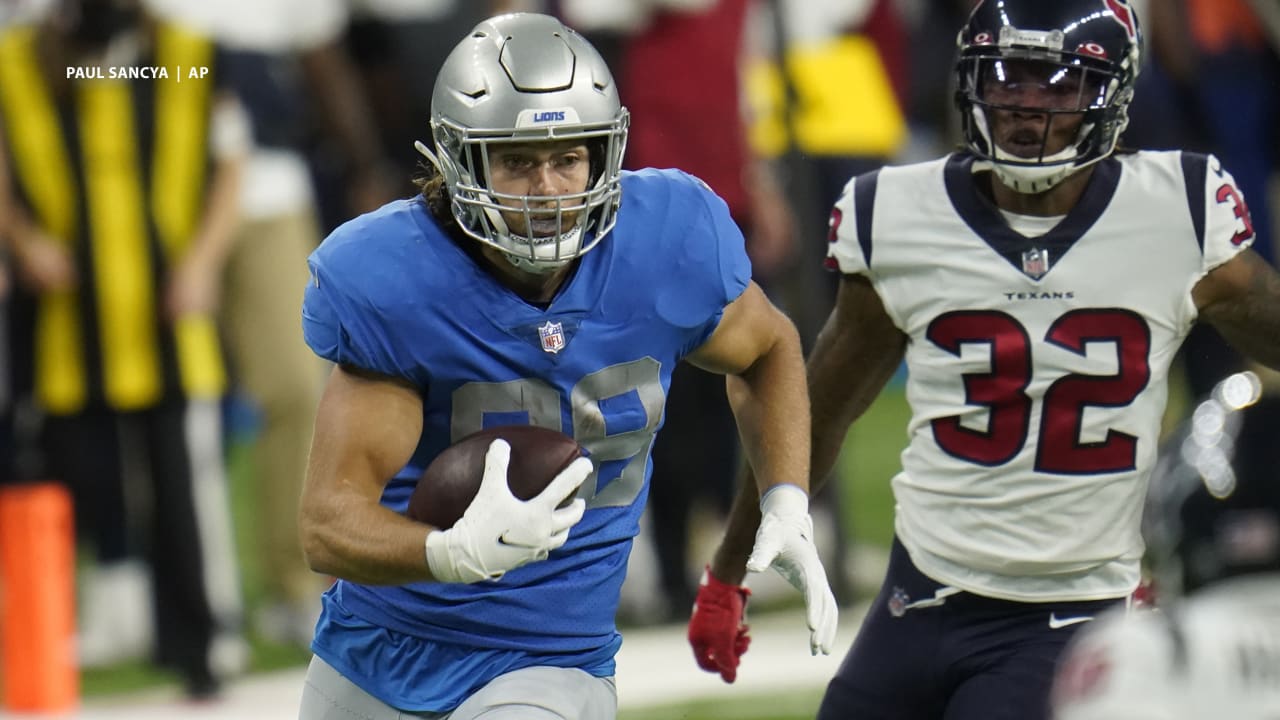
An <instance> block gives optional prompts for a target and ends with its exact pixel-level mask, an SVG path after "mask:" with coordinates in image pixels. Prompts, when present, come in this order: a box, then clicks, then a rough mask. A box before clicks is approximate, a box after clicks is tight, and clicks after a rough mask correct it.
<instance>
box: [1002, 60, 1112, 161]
mask: <svg viewBox="0 0 1280 720" xmlns="http://www.w3.org/2000/svg"><path fill="white" fill-rule="evenodd" d="M1099 90H1100V84H1099V83H1097V82H1094V81H1092V80H1090V79H1088V78H1087V76H1086V75H1085V74H1084V72H1083V71H1082V70H1080V69H1079V68H1069V67H1064V66H1061V65H1058V64H1056V63H1047V62H1040V61H1035V60H995V61H992V62H991V63H989V64H988V65H987V67H986V68H985V70H984V72H983V76H982V99H983V100H985V101H986V102H987V104H988V105H989V108H988V111H987V117H988V119H989V122H990V123H991V133H992V137H993V139H994V140H995V142H996V144H997V145H999V146H1000V148H1001V149H1002V150H1004V151H1005V152H1008V153H1011V154H1013V155H1015V156H1017V157H1021V158H1035V157H1039V156H1040V155H1042V154H1043V155H1053V154H1055V153H1059V152H1062V151H1063V150H1064V149H1066V147H1067V146H1068V145H1071V144H1074V143H1075V141H1076V133H1077V132H1078V131H1079V129H1080V123H1081V122H1083V120H1084V115H1083V113H1084V111H1085V110H1087V109H1089V108H1090V107H1092V106H1094V104H1095V103H1097V102H1098V99H1099V98H1098V95H1099Z"/></svg>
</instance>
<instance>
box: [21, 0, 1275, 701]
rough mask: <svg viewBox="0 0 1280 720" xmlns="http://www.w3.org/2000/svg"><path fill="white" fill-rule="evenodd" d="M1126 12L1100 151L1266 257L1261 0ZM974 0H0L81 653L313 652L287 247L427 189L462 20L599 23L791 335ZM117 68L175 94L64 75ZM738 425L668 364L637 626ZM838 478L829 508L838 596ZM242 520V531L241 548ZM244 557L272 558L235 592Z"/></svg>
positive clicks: (716, 508) (1264, 443)
mask: <svg viewBox="0 0 1280 720" xmlns="http://www.w3.org/2000/svg"><path fill="white" fill-rule="evenodd" d="M1135 4H1137V5H1138V9H1139V11H1140V12H1141V13H1142V15H1143V19H1144V26H1145V27H1146V28H1147V30H1148V37H1147V50H1148V52H1147V55H1146V62H1147V65H1146V67H1144V68H1143V70H1142V73H1141V75H1140V77H1139V81H1138V83H1139V87H1138V91H1137V97H1138V100H1137V102H1136V103H1135V105H1134V107H1133V110H1132V111H1131V116H1132V123H1131V125H1130V128H1129V130H1128V132H1127V134H1126V135H1125V137H1124V138H1123V139H1122V142H1123V143H1124V144H1126V145H1128V146H1130V147H1134V148H1150V149H1163V148H1186V149H1192V150H1198V151H1206V152H1213V153H1216V154H1217V155H1218V156H1219V157H1220V158H1221V159H1222V161H1223V163H1224V165H1225V166H1227V167H1230V168H1232V171H1233V172H1234V174H1235V177H1236V178H1237V179H1238V181H1239V184H1240V186H1241V189H1242V191H1243V192H1244V194H1245V195H1246V196H1247V197H1249V198H1251V200H1252V202H1251V207H1252V208H1253V223H1254V226H1255V228H1256V229H1257V231H1258V237H1259V239H1260V240H1259V242H1258V243H1257V245H1256V246H1255V247H1256V248H1257V249H1258V250H1259V251H1260V252H1261V253H1262V254H1263V255H1264V256H1266V257H1267V258H1268V259H1271V260H1273V259H1274V251H1273V245H1274V242H1275V229H1274V222H1273V218H1274V214H1273V209H1274V208H1276V207H1277V206H1278V205H1280V193H1278V192H1277V188H1278V185H1277V182H1276V170H1277V159H1278V158H1280V153H1278V150H1280V147H1278V146H1280V142H1278V136H1280V134H1278V133H1277V131H1276V129H1277V128H1278V127H1280V60H1278V59H1277V49H1278V48H1280V10H1278V9H1277V6H1276V5H1274V3H1273V4H1271V5H1267V3H1265V2H1259V3H1251V2H1250V1H1249V0H1158V1H1157V2H1144V3H1140V4H1139V3H1135ZM971 5H972V3H971V2H970V1H969V0H609V1H608V2H605V1H604V0H560V1H559V2H556V1H554V0H548V1H546V2H537V1H534V0H529V1H525V2H520V1H518V0H517V1H508V2H502V1H497V0H495V1H493V2H462V1H460V0H217V1H216V2H209V1H207V0H4V1H3V2H0V303H2V305H0V307H2V308H3V312H0V349H2V350H3V352H0V373H3V374H2V375H0V410H3V412H2V414H0V417H2V420H0V484H2V485H16V484H23V483H31V482H35V481H53V482H56V483H61V484H64V485H65V486H66V487H67V488H69V490H70V492H71V495H72V497H73V498H74V507H75V515H74V516H75V527H76V531H77V532H76V544H77V547H78V548H79V552H80V554H79V557H80V562H79V571H78V574H77V578H76V588H77V595H78V598H79V602H78V610H77V613H78V634H79V642H78V648H79V662H80V663H81V665H82V666H84V667H93V666H102V665H109V664H112V663H118V662H121V661H125V660H135V659H138V658H146V659H148V660H151V661H154V662H155V663H156V664H157V665H158V666H160V667H164V668H166V669H168V670H171V671H172V672H173V673H174V677H175V678H177V679H178V680H180V681H181V682H182V683H183V687H184V688H185V691H186V692H187V693H188V694H189V695H190V696H191V697H193V698H200V697H209V696H213V695H216V693H217V692H218V691H219V688H220V687H221V685H222V683H224V682H225V681H226V680H227V679H228V678H230V677H233V676H235V675H237V674H240V673H243V672H245V671H246V670H247V669H248V668H249V666H250V662H251V650H250V648H251V645H250V643H249V642H248V641H249V639H250V638H252V639H255V640H256V641H258V644H260V643H262V642H266V643H274V644H279V645H296V646H299V647H305V646H306V645H307V644H308V642H309V640H310V634H311V629H312V627H313V625H314V621H315V617H316V614H317V613H318V609H319V605H318V596H319V593H320V592H322V590H323V588H324V587H325V585H326V579H325V578H323V577H319V576H316V575H314V574H312V573H311V572H310V571H309V570H308V569H307V567H306V566H305V564H304V563H303V560H302V556H301V553H300V551H299V548H298V545H297V539H296V535H297V532H296V527H295V524H294V517H295V514H296V507H295V505H296V502H295V501H296V498H297V495H298V493H299V491H300V485H301V482H302V478H303V475H304V468H305V463H306V453H307V447H308V443H309V442H310V432H311V422H312V418H313V416H314V411H315V403H316V401H317V399H318V395H319V390H320V386H321V382H322V377H323V374H324V373H325V372H326V369H325V368H324V367H323V366H322V364H321V363H320V362H319V361H318V360H316V359H315V358H314V356H312V355H311V353H310V352H309V350H308V349H307V348H306V347H305V345H304V344H303V342H302V338H301V334H300V332H299V309H300V304H301V298H302V287H303V285H304V283H305V282H306V281H307V276H306V260H305V259H306V255H307V254H308V253H309V252H310V250H311V249H312V248H314V247H315V246H316V245H317V244H318V243H319V242H320V240H321V239H322V238H323V237H324V236H325V234H326V233H327V232H328V231H329V230H331V229H332V228H334V227H336V226H337V225H338V224H340V223H341V222H343V221H345V220H346V219H348V218H351V217H353V216H354V215H357V214H359V213H362V212H366V211H369V210H372V209H374V208H376V207H378V206H380V205H381V204H383V203H385V202H387V201H389V200H392V199H394V198H399V197H406V196H409V195H411V194H412V193H414V192H415V189H414V186H413V185H412V183H411V179H412V177H413V176H414V174H415V172H416V167H415V165H416V163H417V162H418V154H417V153H416V152H414V150H413V142H414V141H415V140H419V139H421V140H424V141H425V140H427V138H428V136H429V133H428V131H427V118H428V117H429V106H430V94H431V90H432V82H433V79H434V77H435V74H436V70H437V68H438V67H439V65H440V63H441V62H442V61H443V59H444V56H445V54H446V53H447V52H448V50H449V49H450V48H452V47H453V45H454V43H455V41H456V39H457V38H458V37H460V36H462V35H463V34H464V33H465V32H466V31H467V30H468V29H469V28H471V27H472V26H473V25H474V24H475V23H476V22H477V21H479V20H480V19H482V18H484V17H486V16H487V15H489V14H491V13H498V12H504V11H510V10H538V11H544V12H552V13H556V14H558V15H559V16H560V17H561V18H563V19H564V20H565V21H566V22H567V23H568V24H570V25H572V26H574V27H576V28H578V29H579V30H580V31H581V32H583V33H584V34H585V35H587V36H588V38H589V39H591V40H592V42H593V43H595V45H596V46H597V47H598V48H600V49H601V51H602V52H603V53H604V54H605V55H606V59H607V60H608V61H609V63H610V65H611V67H613V69H614V73H615V76H616V77H617V78H618V81H619V83H620V86H621V94H622V98H623V102H624V104H625V105H627V106H628V107H629V108H630V110H631V113H632V118H633V121H632V123H633V124H632V128H631V135H630V141H629V146H628V153H627V163H628V166H630V167H636V168H639V167H648V166H656V167H679V168H681V169H684V170H686V171H689V172H691V173H693V174H695V175H697V176H699V177H701V178H702V179H703V180H705V181H706V182H707V183H708V184H709V185H711V187H712V188H713V189H714V190H716V191H717V193H718V194H720V195H721V196H722V197H723V198H724V199H725V200H726V202H727V203H728V205H729V208H730V210H731V212H732V214H733V217H734V219H735V220H736V221H737V222H738V223H739V225H740V226H741V227H742V228H743V230H744V233H745V235H746V237H747V243H748V252H749V254H750V255H751V258H752V261H753V265H754V271H755V277H756V279H757V280H758V281H759V282H760V283H761V284H762V286H764V287H765V288H766V290H767V291H768V292H769V293H770V294H771V295H772V296H773V297H774V299H775V301H776V302H778V303H779V304H780V305H782V306H783V307H784V308H786V309H787V311H788V312H789V314H790V315H791V316H792V318H793V319H794V320H795V322H796V324H797V325H798V326H799V328H800V330H801V334H802V337H803V339H804V341H805V343H806V346H807V345H808V344H809V343H811V342H812V340H813V338H814V336H815V335H816V333H817V331H818V329H819V327H820V326H821V323H822V322H823V320H824V318H825V317H826V314H827V312H828V310H829V308H830V307H831V303H832V299H833V297H834V290H835V284H836V278H835V276H834V274H833V273H829V272H827V271H826V270H824V268H823V263H822V260H823V258H824V256H825V254H826V244H827V229H826V228H827V217H828V213H829V211H830V207H831V205H832V203H833V201H834V200H835V198H836V196H837V194H838V193H839V191H840V188H841V187H842V186H843V185H844V183H845V182H846V181H847V180H848V178H849V177H851V176H852V175H854V174H857V173H860V172H863V171H866V170H869V169H873V168H875V167H879V166H881V165H883V164H887V163H901V162H909V161H914V160H918V159H923V158H927V157H932V156H935V155H937V154H939V153H943V152H946V151H947V150H948V149H950V148H951V147H953V146H954V145H955V141H956V131H955V118H954V112H953V111H952V110H951V108H952V94H953V88H952V87H951V86H950V83H951V67H952V58H953V54H954V32H955V28H957V27H959V26H960V25H961V24H962V19H963V17H964V15H965V14H966V13H967V11H968V10H969V8H970V7H971ZM1268 8H1269V9H1268ZM118 67H163V68H166V69H167V74H168V75H169V77H168V78H138V79H132V80H128V81H121V82H103V81H93V80H84V79H78V78H76V77H73V75H77V73H75V72H73V71H72V69H75V68H102V69H103V70H104V72H105V71H106V70H108V69H110V68H118ZM192 67H196V68H207V70H208V73H207V74H206V75H204V76H203V77H195V78H193V77H191V76H190V75H188V72H189V69H190V68H192ZM1268 239H1270V242H1268ZM1184 356H1185V357H1184V361H1183V369H1184V377H1185V379H1186V389H1185V394H1186V395H1187V396H1189V397H1192V398H1200V397H1204V396H1206V395H1207V394H1208V393H1209V392H1210V390H1211V389H1212V388H1213V387H1214V385H1215V384H1216V383H1217V382H1218V381H1219V380H1220V379H1221V378H1222V377H1224V376H1225V375H1227V374H1229V373H1231V372H1234V371H1236V370H1239V369H1242V367H1243V365H1242V362H1241V361H1240V360H1239V359H1238V358H1237V357H1235V355H1234V354H1233V353H1232V352H1231V351H1230V350H1229V349H1228V348H1227V346H1226V345H1225V344H1224V343H1223V342H1222V341H1221V340H1220V339H1219V338H1217V337H1215V336H1212V335H1211V334H1209V333H1207V332H1206V331H1204V330H1197V331H1196V333H1195V334H1194V335H1193V338H1192V339H1191V340H1189V341H1188V343H1187V346H1186V347H1185V349H1184ZM1264 385H1266V386H1267V387H1269V388H1270V392H1271V393H1272V394H1271V395H1270V396H1267V395H1264V399H1263V400H1262V401H1261V402H1260V403H1259V404H1258V405H1257V406H1256V408H1255V409H1253V410H1251V411H1250V414H1248V415H1247V416H1246V418H1245V422H1246V423H1253V424H1254V426H1255V427H1257V428H1265V427H1269V428H1273V429H1274V428H1275V427H1276V426H1277V425H1276V423H1275V422H1274V421H1271V420H1269V419H1268V418H1270V417H1271V416H1274V415H1275V414H1276V413H1277V411H1278V410H1280V402H1278V401H1277V400H1276V399H1275V395H1274V391H1275V388H1276V387H1277V385H1276V383H1275V382H1274V380H1272V379H1270V378H1269V377H1265V374H1264ZM1174 419H1175V420H1176V419H1177V418H1174ZM732 422H733V420H732V416H731V414H730V412H729V407H728V404H727V402H726V400H725V397H724V391H723V381H722V380H720V379H718V378H714V377H713V376H711V375H709V374H706V373H702V372H701V371H698V370H696V369H693V368H691V367H683V368H681V369H680V370H679V371H678V372H677V375H676V378H675V380H674V381H673V385H672V393H671V395H670V403H669V406H668V411H667V418H666V427H667V428H668V429H669V430H668V432H666V434H664V435H663V436H662V437H661V439H660V440H659V441H658V444H657V446H656V448H655V451H654V469H653V481H652V490H651V500H652V504H651V506H650V509H649V518H648V523H649V525H648V530H647V535H648V537H649V538H650V539H651V540H652V542H653V552H654V554H655V557H656V559H657V569H656V580H657V582H658V584H659V585H660V592H659V593H656V594H655V593H654V592H653V588H642V589H640V590H639V592H641V593H643V594H644V595H645V598H646V599H649V600H654V599H656V600H657V602H638V603H624V607H632V608H640V609H639V610H637V611H636V615H637V616H636V618H634V619H636V620H645V621H678V620H683V618H685V617H687V613H688V608H689V607H690V606H691V603H692V600H693V597H694V591H695V589H696V579H697V576H698V573H699V572H700V570H701V568H700V566H699V565H698V562H699V561H700V559H701V558H702V557H703V555H704V554H703V553H700V552H692V553H691V552H690V551H689V549H690V546H691V545H695V544H697V543H702V544H703V545H705V544H706V540H707V536H710V535H715V534H717V533H718V524H717V521H716V518H717V517H718V516H722V515H723V514H724V513H725V512H726V511H727V508H728V504H729V502H730V500H731V498H732V494H733V491H734V482H735V475H736V472H737V467H738V458H737V454H738V448H737V445H736V442H737V440H736V432H735V431H734V428H733V425H732ZM228 438H232V439H239V440H244V441H247V442H250V443H252V447H253V455H252V458H253V460H252V463H251V469H250V472H251V476H252V477H251V480H249V481H248V484H249V485H250V486H251V487H252V488H253V490H252V494H253V501H252V503H251V504H250V505H249V506H247V507H246V509H251V510H252V513H251V514H242V513H232V512H231V505H230V504H229V502H228V495H227V477H226V470H225V462H224V461H225V454H226V451H227V447H228V443H229V440H228ZM1240 438H1241V440H1240V442H1241V443H1242V447H1241V451H1240V452H1238V453H1237V455H1236V463H1237V464H1238V465H1239V467H1237V473H1238V474H1240V475H1245V476H1247V475H1251V474H1252V475H1258V476H1271V475H1274V468H1276V467H1280V444H1277V443H1275V442H1274V440H1273V439H1272V438H1269V437H1268V433H1267V432H1243V433H1241V435H1240ZM896 450H897V448H892V451H894V452H896ZM842 480H844V481H845V482H836V483H832V484H831V485H830V486H829V487H828V491H827V492H826V493H825V494H824V495H823V496H822V497H821V498H820V499H819V505H820V507H822V511H820V512H824V513H825V516H826V518H827V519H826V521H825V522H826V524H827V525H828V527H829V529H830V530H831V531H832V533H831V534H832V535H833V537H834V538H835V539H834V542H832V543H830V546H829V548H828V550H829V551H830V553H831V555H832V557H831V558H829V559H828V562H827V567H828V568H829V569H830V572H831V573H832V575H833V577H832V581H833V585H834V587H835V588H836V592H837V596H838V597H840V599H841V600H843V601H848V600H851V599H852V597H853V593H854V590H853V588H852V585H851V582H850V581H849V579H848V578H847V577H844V575H845V569H846V568H847V567H848V566H849V563H847V562H845V560H844V558H845V554H846V553H847V552H848V551H849V546H850V541H849V539H848V538H847V537H846V535H845V525H846V523H844V522H841V520H840V512H839V508H840V506H841V505H840V501H839V498H838V495H839V494H840V493H841V492H842V491H843V492H847V490H848V487H849V485H848V482H847V480H848V479H847V478H844V479H842ZM878 480H883V481H886V482H887V480H888V478H882V479H878ZM1262 501H1264V502H1271V501H1270V500H1269V499H1265V498H1264V499H1262ZM237 507H241V506H237ZM1204 512H1211V510H1209V509H1206V510H1205V511H1204ZM244 527H248V528H251V530H250V531H249V534H248V536H249V537H252V538H254V540H253V542H252V544H251V547H248V548H245V547H241V548H238V549H237V548H235V547H233V545H234V543H233V537H234V535H235V533H234V532H233V528H244ZM243 536H244V535H242V537H243ZM5 538H6V535H5V532H4V529H3V528H0V543H3V542H4V541H5ZM246 554H252V555H254V556H256V557H257V558H258V562H260V564H261V566H262V568H263V569H262V573H261V575H262V577H261V583H262V587H261V588H255V590H254V592H253V593H252V595H253V598H254V599H253V601H252V602H251V603H248V602H246V597H247V596H248V593H246V592H245V589H244V588H243V583H242V581H243V577H242V569H241V567H240V565H239V560H238V558H241V557H243V556H244V555H246ZM3 582H4V578H3V577H0V598H2V597H3V593H4V590H5V588H4V587H3ZM0 632H3V628H0ZM255 646H256V645H255ZM300 657H301V656H300Z"/></svg>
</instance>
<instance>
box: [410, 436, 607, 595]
mask: <svg viewBox="0 0 1280 720" xmlns="http://www.w3.org/2000/svg"><path fill="white" fill-rule="evenodd" d="M510 462H511V446H510V445H509V444H507V441H506V440H502V439H498V440H494V441H493V442H492V443H490V444H489V451H488V452H487V453H485V457H484V477H483V478H482V479H481V482H480V489H479V491H477V492H476V496H475V498H474V499H473V500H472V501H471V504H470V505H468V506H467V510H466V512H464V513H463V514H462V517H461V518H459V519H458V521H457V522H456V523H454V524H453V527H451V528H449V529H448V530H433V531H431V532H429V533H427V565H428V566H429V567H430V568H431V575H432V577H434V578H435V579H436V580H438V581H439V582H456V583H473V582H479V581H481V580H497V579H498V578H500V577H502V576H503V575H505V574H506V573H507V571H508V570H514V569H516V568H518V567H520V566H521V565H524V564H526V563H531V562H535V561H538V560H545V559H546V558H547V555H549V554H550V553H551V551H552V550H555V549H556V548H558V547H560V546H561V545H564V543H565V541H566V540H568V539H569V528H571V527H573V526H574V525H575V524H577V522H578V521H579V520H581V519H582V513H583V512H584V511H585V510H586V501H585V500H583V499H582V498H577V499H576V500H574V501H573V502H571V503H569V504H568V505H567V506H565V507H563V508H557V507H556V505H558V504H560V502H561V501H562V500H564V499H565V498H566V497H568V496H569V495H571V494H573V493H574V492H575V491H576V490H577V489H578V486H580V485H582V481H583V480H586V479H587V476H588V475H590V474H591V469H592V465H591V461H590V460H588V459H587V458H585V457H583V458H578V459H577V460H574V461H573V462H572V463H570V464H569V467H566V468H565V469H564V470H561V471H560V474H558V475H556V477H555V479H554V480H552V481H551V483H550V484H548V485H547V487H546V488H545V489H543V491H542V492H540V493H538V494H537V495H536V496H534V497H533V498H530V499H529V500H521V499H520V498H518V497H516V496H515V495H513V494H512V493H511V488H510V486H508V485H507V465H508V464H509V463H510Z"/></svg>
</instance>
